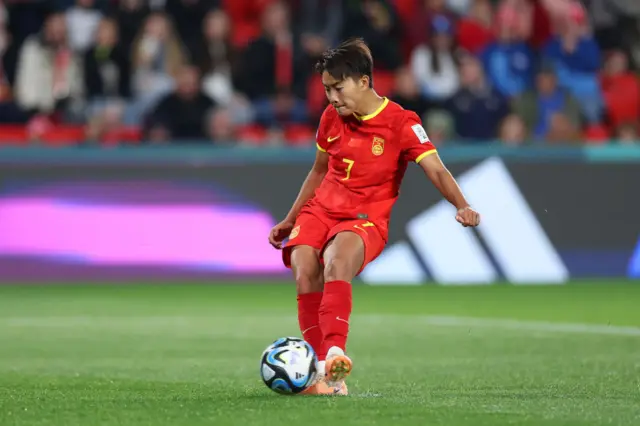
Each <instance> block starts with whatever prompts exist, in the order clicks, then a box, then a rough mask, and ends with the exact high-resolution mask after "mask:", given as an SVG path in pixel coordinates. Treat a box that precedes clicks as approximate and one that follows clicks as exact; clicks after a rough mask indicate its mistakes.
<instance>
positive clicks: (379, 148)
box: [371, 137, 384, 155]
mask: <svg viewBox="0 0 640 426" xmlns="http://www.w3.org/2000/svg"><path fill="white" fill-rule="evenodd" d="M371 152H372V153H373V155H382V153H383V152H384V139H382V138H379V137H374V138H373V144H372V145H371Z"/></svg>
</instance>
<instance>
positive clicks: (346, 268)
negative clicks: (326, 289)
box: [324, 256, 355, 282]
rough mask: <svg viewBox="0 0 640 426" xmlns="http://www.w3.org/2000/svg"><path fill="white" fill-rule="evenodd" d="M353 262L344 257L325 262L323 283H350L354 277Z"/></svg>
mask: <svg viewBox="0 0 640 426" xmlns="http://www.w3.org/2000/svg"><path fill="white" fill-rule="evenodd" d="M353 269H354V266H353V262H352V261H351V260H349V259H348V258H346V257H342V256H336V257H332V258H330V259H327V260H326V261H325V265H324V280H325V281H327V282H328V281H337V280H340V281H351V280H352V279H353V277H354V276H355V272H354V271H353Z"/></svg>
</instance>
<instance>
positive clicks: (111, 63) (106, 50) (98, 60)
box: [83, 18, 131, 101]
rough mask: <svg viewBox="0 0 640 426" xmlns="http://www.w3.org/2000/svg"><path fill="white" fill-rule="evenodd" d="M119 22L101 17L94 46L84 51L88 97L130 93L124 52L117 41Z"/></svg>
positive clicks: (101, 98) (124, 96) (128, 69)
mask: <svg viewBox="0 0 640 426" xmlns="http://www.w3.org/2000/svg"><path fill="white" fill-rule="evenodd" d="M118 41H119V40H118V24H117V23H116V22H115V21H114V20H113V19H110V18H105V19H102V20H101V21H100V24H99V26H98V29H97V32H96V39H95V43H94V44H93V46H91V47H90V48H89V50H88V51H87V52H86V53H85V55H84V61H83V63H84V81H85V87H86V94H87V97H88V98H89V100H90V101H94V100H104V99H108V98H128V97H129V96H130V94H131V88H130V79H129V76H130V71H131V70H130V68H129V58H128V57H127V52H125V51H123V50H122V47H121V45H120V44H119V43H118Z"/></svg>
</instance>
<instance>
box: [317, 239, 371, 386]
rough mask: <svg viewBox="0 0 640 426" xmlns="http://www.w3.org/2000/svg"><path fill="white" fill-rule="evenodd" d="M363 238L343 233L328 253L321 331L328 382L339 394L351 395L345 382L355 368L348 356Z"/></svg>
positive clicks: (325, 259) (329, 248)
mask: <svg viewBox="0 0 640 426" xmlns="http://www.w3.org/2000/svg"><path fill="white" fill-rule="evenodd" d="M364 250H365V247H364V242H363V241H362V238H361V237H360V236H359V235H358V234H356V233H354V232H350V231H349V232H340V233H339V234H338V235H336V236H335V238H334V239H333V240H332V241H331V242H330V243H329V244H328V246H327V248H326V249H325V251H324V254H323V257H324V264H325V267H324V280H325V289H324V297H323V299H322V305H321V306H320V327H321V328H322V335H323V341H324V343H323V344H324V347H325V350H327V357H326V362H325V381H326V382H327V384H328V385H329V386H335V387H337V388H339V392H338V393H339V394H344V395H346V394H347V387H346V385H345V383H344V379H346V378H347V376H349V374H350V373H351V370H352V368H353V363H352V361H351V359H350V358H349V357H348V356H346V355H345V349H346V343H347V335H348V333H349V319H350V317H351V308H352V301H351V281H352V280H353V278H354V277H355V276H356V275H357V273H358V271H359V270H360V268H361V267H362V264H363V262H364V259H365V253H364Z"/></svg>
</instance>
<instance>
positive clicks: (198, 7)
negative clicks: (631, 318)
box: [0, 0, 640, 145]
mask: <svg viewBox="0 0 640 426" xmlns="http://www.w3.org/2000/svg"><path fill="white" fill-rule="evenodd" d="M352 36H359V37H363V38H364V39H365V40H366V42H367V43H368V44H369V45H370V47H371V50H372V52H373V55H374V60H375V74H374V87H375V89H376V90H377V91H378V93H379V94H381V95H385V96H389V97H390V98H391V99H393V100H395V101H396V102H398V103H400V104H401V105H403V106H404V107H405V108H407V109H411V110H414V111H416V112H417V113H418V114H419V115H420V116H421V117H422V118H423V121H424V123H425V127H426V129H427V132H428V133H429V136H430V137H431V139H432V140H433V141H434V142H435V143H436V144H440V145H441V144H447V143H454V141H455V143H466V144H481V143H487V142H488V141H496V140H498V141H501V142H502V143H505V144H509V145H522V144H544V143H551V144H553V143H576V144H579V143H604V142H605V141H611V140H612V141H617V142H619V143H633V142H634V141H635V140H637V139H638V137H637V135H638V132H639V130H640V129H639V124H640V79H639V75H640V74H638V65H640V0H585V1H582V2H579V1H577V0H288V1H282V0H0V57H1V58H2V61H1V64H0V140H7V139H19V138H22V139H25V140H38V139H43V138H44V136H43V135H46V134H53V133H56V132H57V134H58V138H59V139H61V140H69V139H72V140H73V139H77V140H80V139H81V140H86V141H94V142H96V143H104V144H109V143H121V142H136V141H141V140H143V141H145V142H148V143H183V142H185V141H188V142H190V143H193V142H197V143H206V144H211V143H216V144H247V145H268V144H291V145H309V144H312V143H313V136H314V134H315V126H316V125H317V123H318V120H319V117H320V114H321V113H322V110H323V109H324V107H325V106H326V99H325V97H324V91H323V88H322V85H321V83H320V80H319V79H320V77H319V76H317V75H315V74H313V72H312V68H313V64H314V62H315V60H316V59H317V58H318V57H319V55H320V54H321V53H322V52H323V51H324V50H325V49H326V48H328V47H331V46H333V45H335V44H337V43H338V42H339V41H341V40H343V39H345V38H348V37H352ZM44 139H46V138H44ZM54 139H55V137H52V138H51V140H54Z"/></svg>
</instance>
